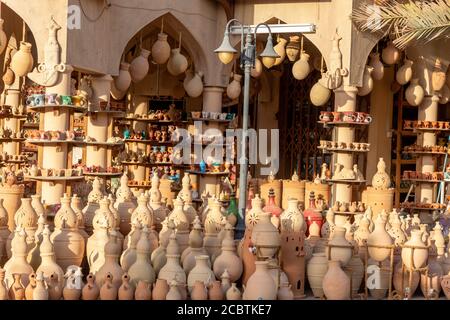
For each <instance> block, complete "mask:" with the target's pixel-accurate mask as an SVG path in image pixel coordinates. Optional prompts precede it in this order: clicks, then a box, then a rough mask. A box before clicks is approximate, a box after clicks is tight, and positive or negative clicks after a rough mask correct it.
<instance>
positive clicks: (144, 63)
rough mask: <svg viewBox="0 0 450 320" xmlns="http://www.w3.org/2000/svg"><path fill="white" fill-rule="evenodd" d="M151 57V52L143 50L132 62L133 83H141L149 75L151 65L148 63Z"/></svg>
mask: <svg viewBox="0 0 450 320" xmlns="http://www.w3.org/2000/svg"><path fill="white" fill-rule="evenodd" d="M149 55H150V51H148V50H145V49H143V48H141V53H140V55H139V56H137V57H136V58H134V59H133V61H131V64H130V75H131V80H132V81H133V82H135V83H136V82H139V81H141V80H142V79H144V78H145V76H146V75H147V73H148V69H149V68H150V65H149V63H148V57H149ZM117 90H119V89H117ZM119 91H120V90H119Z"/></svg>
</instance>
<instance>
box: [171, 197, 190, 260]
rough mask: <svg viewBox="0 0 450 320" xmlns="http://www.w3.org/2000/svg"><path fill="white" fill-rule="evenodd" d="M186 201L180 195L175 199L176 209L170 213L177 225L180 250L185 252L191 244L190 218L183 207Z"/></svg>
mask: <svg viewBox="0 0 450 320" xmlns="http://www.w3.org/2000/svg"><path fill="white" fill-rule="evenodd" d="M183 207H184V203H183V200H181V198H180V197H177V199H176V200H175V201H174V209H173V211H172V212H171V213H170V215H169V219H171V220H173V222H174V223H175V227H176V236H177V242H178V245H179V246H180V252H183V251H184V250H185V249H186V248H187V247H188V244H189V219H188V218H187V216H186V213H185V211H184V209H183Z"/></svg>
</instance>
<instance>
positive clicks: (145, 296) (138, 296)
mask: <svg viewBox="0 0 450 320" xmlns="http://www.w3.org/2000/svg"><path fill="white" fill-rule="evenodd" d="M151 287H152V285H151V283H149V282H148V281H145V280H139V282H138V284H137V286H136V291H135V293H134V299H135V300H151V299H152V291H151Z"/></svg>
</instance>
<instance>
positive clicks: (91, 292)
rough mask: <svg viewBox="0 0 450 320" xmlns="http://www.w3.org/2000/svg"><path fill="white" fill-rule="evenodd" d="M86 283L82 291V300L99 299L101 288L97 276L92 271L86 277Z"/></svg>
mask: <svg viewBox="0 0 450 320" xmlns="http://www.w3.org/2000/svg"><path fill="white" fill-rule="evenodd" d="M86 281H87V282H86V285H85V286H84V287H83V290H82V292H81V299H82V300H97V299H98V297H99V295H100V288H99V287H98V286H97V284H96V283H95V276H94V274H92V273H89V275H88V276H87V277H86Z"/></svg>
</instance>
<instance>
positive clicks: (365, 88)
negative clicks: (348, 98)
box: [358, 65, 374, 96]
mask: <svg viewBox="0 0 450 320" xmlns="http://www.w3.org/2000/svg"><path fill="white" fill-rule="evenodd" d="M373 70H374V68H373V67H371V66H367V65H366V67H365V68H364V74H363V80H362V86H361V87H358V95H359V96H366V95H368V94H369V93H371V92H372V89H373V79H372V72H373Z"/></svg>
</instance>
